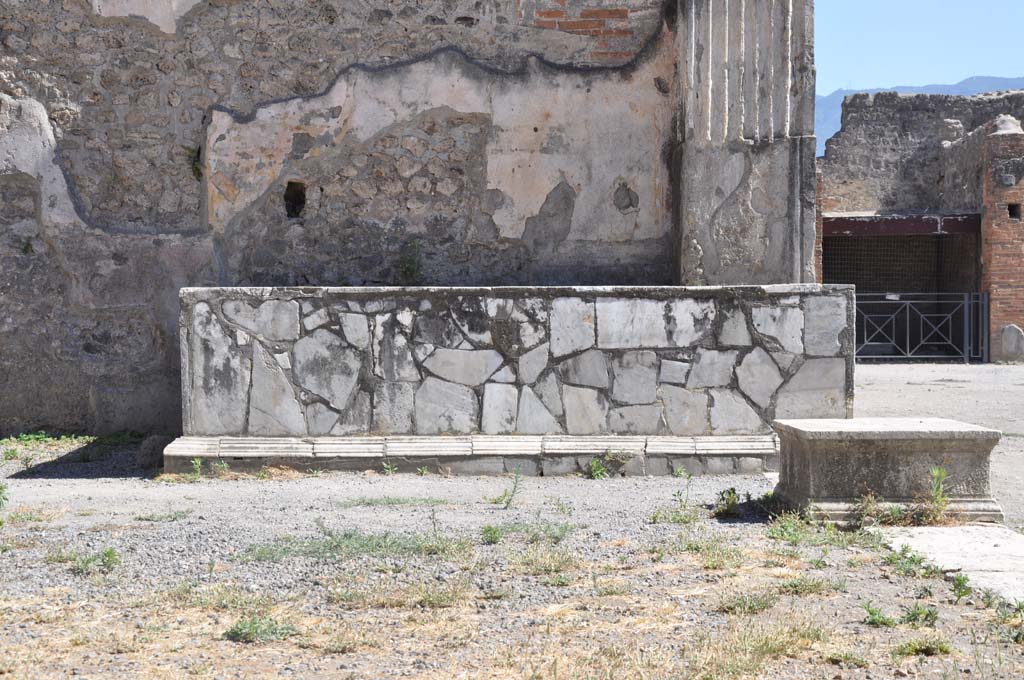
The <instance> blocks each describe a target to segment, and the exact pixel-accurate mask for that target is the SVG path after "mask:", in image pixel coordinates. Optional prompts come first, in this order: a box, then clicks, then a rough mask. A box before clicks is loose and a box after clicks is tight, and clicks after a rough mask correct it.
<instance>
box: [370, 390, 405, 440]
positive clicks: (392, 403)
mask: <svg viewBox="0 0 1024 680" xmlns="http://www.w3.org/2000/svg"><path fill="white" fill-rule="evenodd" d="M415 395H416V385H415V384H413V383H399V382H384V381H381V382H378V383H377V385H376V387H375V388H374V391H373V430H374V432H380V433H387V434H410V433H412V432H413V422H412V417H413V411H414V408H415V402H416V398H415Z"/></svg>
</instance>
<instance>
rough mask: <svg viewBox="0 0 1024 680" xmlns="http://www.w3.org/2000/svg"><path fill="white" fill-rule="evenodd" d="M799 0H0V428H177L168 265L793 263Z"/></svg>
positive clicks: (777, 275)
mask: <svg viewBox="0 0 1024 680" xmlns="http://www.w3.org/2000/svg"><path fill="white" fill-rule="evenodd" d="M812 8H813V2H811V0H794V1H793V2H785V3H783V2H778V3H761V2H753V0H740V1H735V0H734V1H733V2H726V1H725V0H668V1H667V2H664V3H663V2H661V1H660V0H622V1H621V2H612V1H611V0H568V1H567V2H550V1H548V0H522V1H520V2H511V1H507V0H500V1H496V2H491V3H479V2H472V1H470V0H454V1H452V2H440V0H428V1H427V2H420V1H419V0H417V1H416V2H413V1H412V0H402V1H399V2H392V3H379V2H378V3H354V4H353V3H351V2H344V1H343V0H260V1H259V2H257V1H255V0H230V1H228V0H215V1H210V2H197V1H196V0H174V1H173V2H165V1H163V0H161V1H159V2H158V1H156V0H64V1H61V2H58V1H50V2H38V1H36V0H10V1H8V2H4V3H2V4H0V43H2V45H3V49H2V51H0V199H2V201H0V346H2V347H3V352H0V432H3V433H7V432H12V431H20V430H26V429H33V428H38V427H50V428H54V429H71V430H92V431H96V432H109V431H114V430H123V429H131V430H138V431H166V432H172V433H173V432H176V431H178V430H179V429H180V423H179V422H178V415H177V414H178V413H179V412H180V396H179V395H180V394H181V390H180V382H179V375H180V365H179V359H178V357H179V348H178V333H177V316H178V295H177V293H178V290H179V289H180V288H181V287H187V286H237V285H264V286H282V285H323V286H330V285H351V286H359V285H367V286H377V285H394V284H404V285H412V284H419V285H501V284H504V285H554V284H572V285H587V284H600V285H609V284H643V285H660V284H671V283H700V284H739V283H791V282H799V281H804V280H811V276H810V275H809V272H810V270H811V269H812V267H811V266H809V265H808V264H807V263H808V259H809V256H808V252H809V248H808V246H807V243H808V233H809V232H808V222H807V216H808V215H809V214H811V213H809V212H808V207H809V206H813V191H814V187H813V185H812V184H811V185H808V183H807V181H806V180H807V176H808V175H807V172H808V169H809V168H812V166H813V158H812V157H810V158H809V157H808V155H807V150H808V149H813V147H814V143H813V137H812V135H813V128H812V118H813V116H812V115H809V111H810V109H811V108H812V107H813V97H814V62H813V32H812V30H811V29H812V26H813V24H812V18H813V17H812ZM725 120H728V121H729V123H728V126H727V127H724V128H723V127H722V126H721V124H720V123H719V122H718V121H725ZM808 140H810V141H808Z"/></svg>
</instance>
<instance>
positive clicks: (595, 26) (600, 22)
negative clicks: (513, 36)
mask: <svg viewBox="0 0 1024 680" xmlns="http://www.w3.org/2000/svg"><path fill="white" fill-rule="evenodd" d="M567 5H568V6H567ZM526 13H527V22H530V25H532V26H533V27H535V28H544V29H549V30H556V31H562V32H563V33H572V34H575V35H590V36H595V37H598V38H601V39H600V40H598V41H597V42H596V44H595V46H594V49H593V50H592V51H591V52H590V54H589V56H590V59H591V61H596V62H608V63H622V62H626V61H629V60H630V59H632V58H633V57H634V56H636V54H635V53H634V52H632V51H628V50H626V49H623V48H624V47H625V45H624V44H623V41H627V42H632V41H633V40H635V37H636V35H635V33H634V32H633V28H632V26H631V25H630V23H629V13H630V10H629V9H628V8H626V7H581V6H579V5H576V4H575V3H573V2H571V1H569V2H567V0H543V3H542V5H540V6H538V8H537V9H536V10H534V12H533V17H532V20H531V18H530V17H529V10H527V12H526Z"/></svg>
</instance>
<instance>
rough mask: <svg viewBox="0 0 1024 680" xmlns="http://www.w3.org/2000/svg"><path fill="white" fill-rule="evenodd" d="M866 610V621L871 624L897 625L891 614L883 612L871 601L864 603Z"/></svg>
mask: <svg viewBox="0 0 1024 680" xmlns="http://www.w3.org/2000/svg"><path fill="white" fill-rule="evenodd" d="M864 611H865V612H866V613H867V615H866V616H865V617H864V623H866V624H868V625H869V626H875V627H879V628H892V627H893V626H895V625H896V620H895V619H893V618H892V617H891V616H888V615H886V614H884V613H882V610H881V609H879V608H878V607H876V606H875V605H873V604H872V603H870V602H865V603H864Z"/></svg>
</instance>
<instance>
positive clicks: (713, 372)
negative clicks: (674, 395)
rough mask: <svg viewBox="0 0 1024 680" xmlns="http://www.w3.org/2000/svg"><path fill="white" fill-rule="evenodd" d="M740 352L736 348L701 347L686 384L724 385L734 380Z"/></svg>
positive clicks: (693, 386) (692, 386) (696, 385)
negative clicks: (734, 369)
mask: <svg viewBox="0 0 1024 680" xmlns="http://www.w3.org/2000/svg"><path fill="white" fill-rule="evenodd" d="M738 355H739V352H737V351H735V350H728V351H724V352H723V351H719V350H713V349H704V348H701V349H699V350H697V356H696V358H694V360H693V366H692V367H691V368H690V377H689V379H688V380H687V381H686V386H687V387H689V388H691V389H693V388H697V387H723V386H726V385H728V384H729V383H731V382H732V375H733V367H734V366H735V365H736V357H737V356H738Z"/></svg>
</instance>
